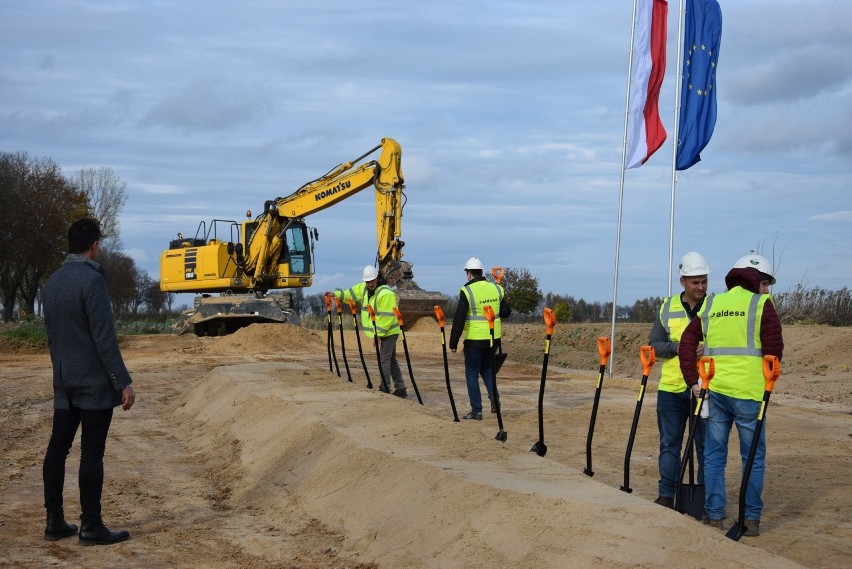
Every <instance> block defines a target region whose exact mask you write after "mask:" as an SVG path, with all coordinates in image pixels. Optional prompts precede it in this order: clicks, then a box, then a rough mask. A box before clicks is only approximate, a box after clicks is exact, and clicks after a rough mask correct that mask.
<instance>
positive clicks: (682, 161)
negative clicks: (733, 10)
mask: <svg viewBox="0 0 852 569" xmlns="http://www.w3.org/2000/svg"><path fill="white" fill-rule="evenodd" d="M721 39H722V8H720V7H719V2H717V1H716V0H687V1H686V22H685V29H684V39H683V78H682V84H681V90H680V118H679V120H678V139H679V144H678V147H677V160H676V162H675V167H676V169H677V170H686V169H687V168H689V167H690V166H692V165H693V164H695V163H697V162H698V161H699V160H701V156H700V153H701V151H702V150H704V147H705V146H707V143H708V142H710V137H711V136H713V128H714V127H715V126H716V63H717V62H718V61H719V45H720V43H721Z"/></svg>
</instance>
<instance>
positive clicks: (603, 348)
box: [583, 336, 612, 476]
mask: <svg viewBox="0 0 852 569" xmlns="http://www.w3.org/2000/svg"><path fill="white" fill-rule="evenodd" d="M611 353H612V344H610V341H609V338H607V337H606V336H601V337H600V338H598V355H599V356H600V362H601V367H600V371H599V372H598V385H597V387H595V402H594V403H593V404H592V418H591V419H590V420H589V434H588V436H586V469H585V470H583V473H584V474H585V475H586V476H594V475H595V473H594V471H593V470H592V437H594V436H595V419H596V418H597V416H598V402H599V401H600V399H601V388H602V387H603V378H604V372H605V371H606V362H607V360H608V359H609V355H610V354H611Z"/></svg>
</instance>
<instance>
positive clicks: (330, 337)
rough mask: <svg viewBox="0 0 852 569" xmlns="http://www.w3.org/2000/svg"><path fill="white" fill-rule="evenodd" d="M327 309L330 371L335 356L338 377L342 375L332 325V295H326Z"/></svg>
mask: <svg viewBox="0 0 852 569" xmlns="http://www.w3.org/2000/svg"><path fill="white" fill-rule="evenodd" d="M325 311H326V313H327V314H328V341H327V342H326V343H327V345H328V371H333V370H332V369H331V358H332V357H334V367H335V369H337V377H340V366H339V365H338V364H337V353H336V352H335V351H334V328H333V327H332V325H331V295H330V294H326V295H325Z"/></svg>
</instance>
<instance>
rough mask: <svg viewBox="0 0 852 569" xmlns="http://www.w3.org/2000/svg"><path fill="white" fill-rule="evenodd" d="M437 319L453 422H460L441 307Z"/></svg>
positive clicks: (438, 307) (437, 312)
mask: <svg viewBox="0 0 852 569" xmlns="http://www.w3.org/2000/svg"><path fill="white" fill-rule="evenodd" d="M435 319H436V320H437V321H438V326H440V328H441V350H442V351H443V352H444V377H445V378H446V379H447V395H449V396H450V407H452V409H453V422H454V423H458V422H459V414H458V412H457V411H456V401H455V399H453V388H452V387H451V386H450V364H449V361H448V360H447V335H446V334H445V333H444V311H443V310H442V309H441V307H440V306H437V305H436V306H435Z"/></svg>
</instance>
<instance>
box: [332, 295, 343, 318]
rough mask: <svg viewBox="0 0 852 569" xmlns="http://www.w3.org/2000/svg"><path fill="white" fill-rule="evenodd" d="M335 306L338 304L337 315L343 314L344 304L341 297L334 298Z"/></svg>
mask: <svg viewBox="0 0 852 569" xmlns="http://www.w3.org/2000/svg"><path fill="white" fill-rule="evenodd" d="M334 304H336V305H337V313H338V314H343V303H342V302H340V297H339V296H335V297H334Z"/></svg>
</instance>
